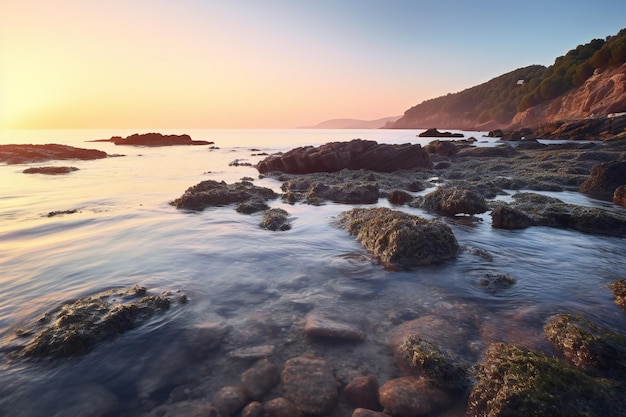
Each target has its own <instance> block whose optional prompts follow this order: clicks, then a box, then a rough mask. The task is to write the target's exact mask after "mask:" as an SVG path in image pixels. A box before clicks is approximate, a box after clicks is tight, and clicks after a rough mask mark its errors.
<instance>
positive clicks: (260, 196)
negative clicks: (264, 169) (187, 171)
mask: <svg viewBox="0 0 626 417" xmlns="http://www.w3.org/2000/svg"><path fill="white" fill-rule="evenodd" d="M277 197H278V196H277V195H276V193H274V191H272V190H271V189H269V188H265V187H257V186H255V185H254V184H252V183H250V182H247V181H242V182H238V183H234V184H226V183H225V182H224V181H221V182H217V181H213V180H206V181H202V182H200V183H199V184H196V185H194V186H193V187H189V188H188V189H187V190H185V193H184V194H183V195H182V196H181V197H179V198H177V199H176V200H174V201H172V202H171V204H172V205H173V206H175V207H176V208H177V209H185V210H196V211H201V210H204V209H205V208H207V207H216V206H217V207H219V206H227V205H229V204H233V203H242V202H244V201H249V200H255V201H267V200H272V199H274V198H277Z"/></svg>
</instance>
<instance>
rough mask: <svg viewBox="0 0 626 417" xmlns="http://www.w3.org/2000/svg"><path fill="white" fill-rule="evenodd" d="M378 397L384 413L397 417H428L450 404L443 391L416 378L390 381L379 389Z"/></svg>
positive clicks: (450, 401)
mask: <svg viewBox="0 0 626 417" xmlns="http://www.w3.org/2000/svg"><path fill="white" fill-rule="evenodd" d="M378 397H379V399H380V403H381V404H382V406H383V407H384V408H385V413H386V414H391V415H393V416H398V417H420V416H429V415H432V414H434V413H436V412H438V411H441V410H443V409H445V408H447V407H448V406H450V405H451V403H452V399H451V398H450V396H449V395H448V394H447V393H446V392H445V391H443V390H442V389H440V388H437V387H434V386H432V385H430V384H429V383H428V382H427V381H426V380H425V379H423V378H419V377H416V376H405V377H401V378H396V379H390V380H389V381H387V382H385V383H384V384H383V386H382V387H380V389H379V390H378Z"/></svg>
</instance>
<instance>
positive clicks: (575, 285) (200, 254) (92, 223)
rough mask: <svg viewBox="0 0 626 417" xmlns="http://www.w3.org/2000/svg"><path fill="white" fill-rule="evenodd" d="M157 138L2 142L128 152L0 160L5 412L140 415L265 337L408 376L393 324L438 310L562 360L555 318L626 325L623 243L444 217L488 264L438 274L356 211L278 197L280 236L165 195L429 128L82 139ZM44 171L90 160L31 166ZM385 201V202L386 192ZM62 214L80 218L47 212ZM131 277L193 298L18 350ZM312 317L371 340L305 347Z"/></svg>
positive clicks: (82, 133) (201, 384)
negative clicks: (410, 259)
mask: <svg viewBox="0 0 626 417" xmlns="http://www.w3.org/2000/svg"><path fill="white" fill-rule="evenodd" d="M149 131H150V130H143V131H141V130H123V129H122V130H67V131H65V130H39V131H0V143H2V144H14V143H61V144H68V145H72V146H78V147H84V148H95V149H101V150H103V151H106V152H107V153H108V154H110V155H113V154H121V155H123V156H120V157H111V158H106V159H101V160H94V161H51V162H47V163H43V164H41V163H40V164H26V165H0V415H3V416H4V415H6V416H29V417H30V416H33V417H38V416H42V417H44V416H45V417H52V416H77V415H80V416H142V415H144V414H145V413H147V412H149V411H150V410H151V409H152V408H154V407H156V406H157V405H159V404H161V403H164V402H166V401H186V400H190V399H200V398H206V399H208V400H210V399H211V397H212V395H213V394H214V393H215V392H216V391H217V390H218V389H219V388H221V387H223V386H226V385H238V384H239V376H240V374H241V372H242V371H244V370H245V369H247V368H248V367H249V366H250V365H251V363H252V362H251V361H250V360H245V359H240V358H233V357H232V355H231V353H232V352H233V351H235V350H236V349H241V348H246V347H254V346H260V345H272V346H274V347H275V348H276V353H275V355H274V356H273V357H272V359H273V360H274V361H275V362H276V363H279V364H281V363H282V362H284V360H286V359H288V358H289V357H293V356H297V355H300V354H302V353H306V352H309V353H314V354H317V355H319V356H322V357H324V358H326V359H327V360H328V361H329V363H330V364H331V366H332V367H333V368H334V370H335V371H336V373H337V374H338V375H341V374H346V373H350V372H356V371H358V372H360V373H366V374H373V375H375V376H376V377H377V378H378V380H379V382H380V383H381V384H382V383H383V382H384V381H386V380H387V379H389V378H392V377H397V376H399V370H398V369H397V367H396V366H395V364H394V360H393V358H392V357H391V350H390V349H389V347H388V342H389V337H390V334H391V333H392V331H393V328H394V326H395V325H396V324H397V323H398V322H399V321H398V317H405V318H407V319H409V318H417V317H424V316H430V315H434V316H437V317H445V318H446V319H447V320H448V322H451V323H453V324H455V325H458V326H459V327H463V326H468V325H467V323H470V322H471V323H472V326H470V330H469V331H466V332H464V335H465V338H466V342H467V343H466V345H467V347H468V348H467V355H468V357H469V358H470V359H473V360H477V359H479V358H480V354H481V352H482V351H483V350H484V348H485V347H486V345H487V344H488V343H489V342H492V341H507V342H516V343H522V344H524V345H526V346H529V347H533V348H537V349H541V350H544V351H546V352H550V353H553V352H552V351H551V350H550V349H551V348H550V346H549V345H548V344H547V342H545V340H544V339H543V336H542V327H543V325H544V324H545V320H546V319H547V318H548V317H550V316H551V315H553V314H555V313H563V312H568V313H580V314H583V315H584V316H585V317H588V318H590V319H592V320H594V321H596V322H598V323H600V324H603V325H605V326H608V327H610V328H612V329H614V330H616V331H619V332H621V333H626V320H625V313H624V312H623V311H621V310H620V309H619V308H618V307H617V306H616V305H615V304H614V303H613V298H612V294H611V292H610V291H609V290H608V289H607V288H606V286H607V285H608V284H610V283H611V282H612V281H613V280H615V279H616V278H619V277H624V273H625V271H626V256H625V254H626V244H625V241H624V239H621V238H613V237H603V236H595V235H588V234H583V233H580V232H576V231H569V230H560V229H553V228H544V227H533V228H529V229H525V230H517V231H506V230H497V229H493V228H492V227H491V218H490V216H489V214H488V213H485V214H483V215H479V216H478V219H477V221H467V219H442V220H443V221H446V222H447V223H448V224H449V225H450V226H451V227H452V229H453V231H454V233H455V235H456V237H457V240H458V241H459V243H460V244H461V245H463V246H467V247H472V248H479V249H482V250H484V251H487V252H488V253H489V254H490V255H491V257H492V259H488V258H485V257H481V256H477V255H475V254H473V253H472V252H471V251H470V252H467V251H466V252H462V253H461V254H460V255H459V257H458V258H457V259H455V260H452V261H449V262H445V263H442V264H439V265H436V266H429V267H423V268H416V269H414V270H412V271H388V270H385V269H384V268H383V267H382V266H381V265H379V264H378V263H377V262H376V261H375V260H374V259H372V258H371V257H369V256H368V254H367V252H366V251H365V250H364V249H363V248H362V247H361V246H360V244H359V243H358V242H356V240H355V239H354V238H353V237H352V236H349V235H348V233H347V232H345V231H344V230H340V229H338V228H336V227H335V226H334V220H335V218H336V216H337V215H338V214H339V213H341V212H342V211H345V210H348V209H350V208H351V207H352V206H347V205H340V204H333V203H327V204H324V205H322V206H309V205H305V204H295V205H289V204H286V203H283V202H282V201H281V200H280V199H277V200H275V201H271V202H270V205H271V206H272V207H280V208H283V209H285V210H287V211H288V212H289V215H290V219H291V223H292V229H291V230H289V231H286V232H270V231H267V230H263V229H261V228H260V227H259V223H260V221H261V217H262V214H261V213H257V214H252V215H243V214H239V213H237V212H236V211H235V210H234V207H232V206H229V207H220V208H209V209H206V210H204V211H203V212H199V213H195V212H193V213H192V212H187V211H181V210H177V209H176V208H174V207H173V206H171V205H170V204H169V202H170V201H172V200H173V199H175V198H177V197H179V196H180V195H181V194H182V193H183V192H184V191H185V190H186V189H187V188H188V187H190V186H192V185H195V184H197V183H199V182H200V181H203V180H207V179H214V180H224V181H226V182H227V183H232V182H236V181H239V180H240V179H241V178H243V177H252V178H255V181H254V183H255V184H256V185H258V186H265V187H270V188H272V189H274V190H275V191H277V192H280V185H281V183H280V182H278V181H276V180H273V179H267V178H265V179H259V178H258V172H257V171H256V170H255V169H254V168H253V167H250V166H229V163H230V162H232V161H234V160H239V161H240V162H250V163H252V164H254V163H256V162H258V161H259V160H261V159H262V158H264V156H253V154H258V153H274V152H277V151H286V150H289V149H291V148H293V147H296V146H301V145H319V144H323V143H326V142H330V141H344V140H350V139H354V138H362V139H372V140H377V141H379V142H385V143H406V142H411V143H422V144H426V143H428V142H429V141H430V140H431V139H422V138H418V137H417V136H416V135H417V133H420V132H421V131H416V130H158V131H159V132H161V133H164V134H166V133H176V134H182V133H188V134H190V135H191V137H192V138H193V139H197V140H209V141H214V142H215V144H214V146H215V148H214V149H210V148H209V147H208V146H176V147H159V148H146V147H128V146H116V145H114V144H112V143H102V142H87V141H92V140H96V139H107V138H109V137H111V136H114V135H115V136H127V135H129V134H132V133H146V132H149ZM464 133H465V135H466V137H468V136H475V137H476V138H478V139H479V143H478V146H493V145H494V139H488V138H483V137H482V136H481V135H482V133H480V132H464ZM42 165H46V166H73V167H76V168H78V169H79V170H78V171H75V172H72V173H70V174H67V175H58V176H49V175H39V174H37V175H27V174H23V173H22V171H23V170H24V169H25V168H27V167H29V166H42ZM431 190H432V189H428V190H426V191H424V192H422V193H426V192H429V191H431ZM549 194H550V195H551V196H554V197H557V198H560V199H562V200H564V201H566V202H569V203H574V204H580V205H587V206H598V207H606V206H607V204H608V203H606V202H602V201H597V200H593V199H590V198H588V197H586V196H584V195H582V194H579V193H575V192H562V193H549ZM502 198H503V199H506V198H507V197H506V196H505V197H502ZM378 205H379V206H385V207H389V206H390V205H389V203H388V202H387V200H384V199H381V200H380V201H379V204H378ZM397 209H399V210H403V211H406V212H410V213H413V214H417V215H420V216H423V217H428V218H432V217H433V216H432V215H429V214H427V213H424V212H421V211H420V210H417V209H412V208H408V207H401V208H397ZM66 210H76V212H75V213H73V214H64V215H57V216H53V217H48V213H50V212H54V211H66ZM486 272H487V273H498V274H507V275H510V276H512V277H514V278H515V279H516V283H515V284H514V285H513V286H512V287H511V288H509V289H506V290H503V291H499V292H496V293H490V292H488V291H485V289H484V288H482V287H481V286H480V285H478V284H477V281H478V280H479V278H480V277H481V276H483V275H484V274H485V273H486ZM135 284H138V285H141V286H145V287H147V288H148V291H149V292H155V293H159V292H161V291H177V290H180V291H182V292H183V293H184V294H186V295H187V297H188V300H189V301H188V303H186V304H184V305H176V306H174V307H172V309H171V310H170V311H168V312H166V313H165V314H162V315H158V316H156V317H154V318H153V319H151V320H150V321H149V322H148V323H147V324H145V325H143V326H141V327H139V328H137V329H134V330H132V331H129V332H127V333H124V334H123V335H121V336H120V337H118V338H116V339H114V340H112V341H108V342H105V343H103V344H101V345H99V346H98V347H97V348H96V349H94V350H93V351H91V352H90V353H88V354H86V355H84V356H80V357H74V358H69V359H61V360H55V361H46V360H39V361H24V360H15V359H11V358H10V357H9V355H8V352H9V351H10V350H11V348H12V347H14V346H15V344H16V343H18V342H19V340H18V339H16V336H15V332H16V329H19V328H21V327H22V326H24V325H26V324H27V323H29V322H31V321H32V320H35V319H36V318H37V317H40V316H41V315H43V314H44V313H45V312H46V311H49V310H52V309H54V308H55V307H58V306H59V305H61V304H62V303H63V302H65V301H67V300H71V299H75V298H78V297H82V296H86V295H89V294H92V293H95V292H98V291H102V290H106V289H110V288H115V287H126V286H132V285H135ZM311 311H320V312H324V313H325V314H327V315H329V316H331V317H333V318H339V319H342V320H344V321H346V322H349V323H352V324H355V325H358V326H359V327H360V328H362V329H363V330H364V332H365V334H366V339H365V341H363V342H360V343H355V342H351V343H347V342H346V343H336V342H335V343H325V342H318V341H310V340H307V339H306V337H305V336H304V335H303V333H302V321H303V319H304V318H305V316H306V314H307V313H309V312H311ZM400 321H401V320H400ZM214 323H221V324H224V325H225V326H229V328H230V329H231V330H230V332H229V333H228V335H227V336H226V337H225V339H224V341H223V342H222V343H221V344H220V345H219V346H218V347H216V348H212V349H209V348H208V347H207V346H209V345H210V342H208V341H207V340H203V339H202V337H199V336H198V335H199V334H202V331H199V330H198V329H203V328H206V326H208V325H211V324H214ZM466 330H467V329H466ZM443 331H445V329H442V332H443ZM444 336H445V335H442V337H444ZM348 415H349V414H348Z"/></svg>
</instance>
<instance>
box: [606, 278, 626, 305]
mask: <svg viewBox="0 0 626 417" xmlns="http://www.w3.org/2000/svg"><path fill="white" fill-rule="evenodd" d="M609 289H610V290H611V291H613V297H615V304H617V305H618V306H620V307H621V308H623V309H624V310H626V279H624V278H620V279H617V280H615V281H614V282H613V283H612V284H611V285H609Z"/></svg>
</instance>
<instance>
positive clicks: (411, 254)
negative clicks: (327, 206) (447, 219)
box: [338, 207, 459, 268]
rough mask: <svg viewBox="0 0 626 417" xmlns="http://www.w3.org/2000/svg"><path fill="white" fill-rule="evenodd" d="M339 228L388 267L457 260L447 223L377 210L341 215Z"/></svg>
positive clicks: (362, 210)
mask: <svg viewBox="0 0 626 417" xmlns="http://www.w3.org/2000/svg"><path fill="white" fill-rule="evenodd" d="M338 225H339V226H340V227H344V228H345V229H346V230H347V231H348V232H349V233H350V234H351V235H353V236H356V237H357V239H358V240H359V242H361V244H362V245H363V246H364V247H365V248H366V249H367V250H369V251H370V252H371V253H372V254H374V255H375V256H376V257H377V258H378V259H379V260H380V262H381V263H382V264H383V265H385V266H386V267H388V268H409V267H412V266H419V265H429V264H432V263H437V262H441V261H444V260H446V259H450V258H454V257H456V255H457V253H458V251H459V244H458V242H457V240H456V238H455V237H454V234H453V233H452V230H451V229H450V227H449V226H447V225H446V224H443V223H441V222H438V221H433V220H426V219H423V218H421V217H418V216H414V215H411V214H407V213H404V212H401V211H396V210H391V209H388V208H383V207H378V208H372V209H364V208H355V209H352V210H349V211H346V212H344V213H342V214H341V215H340V216H339V219H338Z"/></svg>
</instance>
